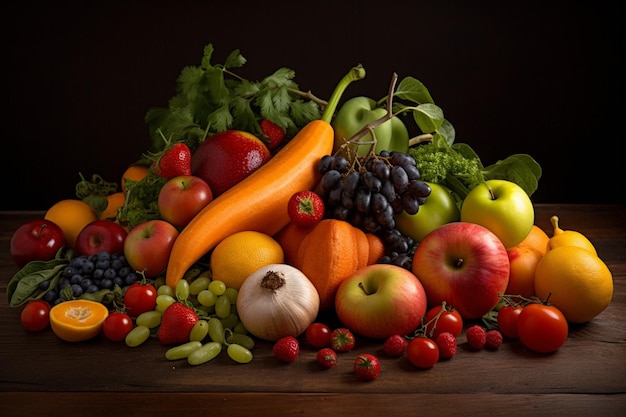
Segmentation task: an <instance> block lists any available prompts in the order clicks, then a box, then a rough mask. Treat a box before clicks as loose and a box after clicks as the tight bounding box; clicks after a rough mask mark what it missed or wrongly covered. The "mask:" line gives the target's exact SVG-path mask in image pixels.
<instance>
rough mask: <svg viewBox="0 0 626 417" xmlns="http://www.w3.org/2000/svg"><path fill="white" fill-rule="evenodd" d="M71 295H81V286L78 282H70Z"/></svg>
mask: <svg viewBox="0 0 626 417" xmlns="http://www.w3.org/2000/svg"><path fill="white" fill-rule="evenodd" d="M72 295H73V296H74V297H80V296H81V295H83V287H81V286H80V285H78V284H72Z"/></svg>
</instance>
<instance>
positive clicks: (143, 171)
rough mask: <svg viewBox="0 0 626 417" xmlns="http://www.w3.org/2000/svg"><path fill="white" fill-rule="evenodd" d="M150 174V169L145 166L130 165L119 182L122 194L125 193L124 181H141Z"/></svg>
mask: <svg viewBox="0 0 626 417" xmlns="http://www.w3.org/2000/svg"><path fill="white" fill-rule="evenodd" d="M149 173H150V168H148V167H147V166H145V165H131V166H129V167H128V168H126V171H124V173H123V174H122V178H121V180H120V183H121V186H122V192H124V191H126V180H127V179H129V180H132V181H141V180H142V179H144V178H145V177H146V175H148V174H149Z"/></svg>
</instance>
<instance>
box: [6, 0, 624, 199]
mask: <svg viewBox="0 0 626 417" xmlns="http://www.w3.org/2000/svg"><path fill="white" fill-rule="evenodd" d="M7 3H10V2H4V5H3V6H2V7H3V9H5V10H4V11H3V17H4V18H3V21H4V22H3V27H4V29H3V30H4V31H5V36H4V41H5V43H6V48H5V49H4V51H3V52H4V54H3V55H4V59H3V67H4V68H5V71H4V72H3V73H4V74H5V75H4V76H3V80H4V84H5V85H4V88H3V91H4V92H5V94H8V95H5V96H4V101H5V103H4V106H3V108H4V109H5V110H4V112H5V113H4V118H3V123H2V126H3V131H2V132H1V133H2V136H3V137H4V140H3V141H2V143H3V150H2V151H1V155H2V156H1V158H2V161H0V162H1V163H0V166H1V167H2V168H1V169H2V176H3V178H4V180H3V183H4V187H3V188H4V191H3V197H2V199H1V205H0V209H2V210H16V209H32V210H45V209H47V208H48V207H49V206H51V205H52V204H53V203H54V202H56V201H57V200H59V199H62V198H73V197H75V195H74V186H75V184H76V182H77V181H78V180H79V172H81V173H83V174H84V175H85V176H86V177H91V175H92V174H94V173H96V174H100V175H102V176H103V177H104V178H105V179H107V180H110V181H117V180H118V179H119V178H120V176H121V173H122V172H123V171H124V169H125V168H126V167H127V165H128V164H130V163H132V162H133V161H135V160H136V159H138V158H139V156H140V155H141V153H142V152H144V151H145V150H147V148H148V146H149V139H148V131H147V127H146V125H145V123H144V115H145V113H146V111H147V110H148V109H149V108H150V107H161V106H165V105H167V101H168V100H169V98H170V97H172V96H173V95H174V93H175V90H174V89H175V80H176V78H177V76H178V75H179V73H180V71H181V69H182V68H183V67H184V66H187V65H198V64H199V62H200V58H201V56H202V51H203V47H204V46H205V45H206V44H208V43H213V45H214V47H215V50H216V52H215V54H214V58H213V63H222V62H223V60H224V58H225V57H226V56H227V54H228V53H230V52H231V51H232V50H234V49H240V50H241V53H242V54H243V56H244V57H245V58H247V60H248V62H247V64H246V65H245V66H244V67H243V69H241V70H240V71H238V72H239V73H240V74H241V75H243V76H245V77H246V78H249V79H253V80H257V79H260V78H263V77H264V76H266V75H268V74H270V73H272V72H273V71H275V70H276V69H278V68H279V67H289V68H291V69H293V70H295V73H296V77H295V81H296V82H297V83H298V85H299V86H300V88H301V89H302V90H311V91H312V92H313V93H314V94H316V95H317V96H318V97H321V98H325V99H327V98H328V97H329V95H330V93H331V91H332V89H333V88H334V86H335V84H336V82H337V81H338V80H339V78H340V77H341V76H343V74H345V72H346V71H347V70H348V69H349V68H351V67H352V66H354V65H356V64H358V63H362V64H363V65H364V67H365V68H366V70H367V77H366V79H364V80H361V81H358V82H357V83H354V84H352V85H351V87H350V88H349V90H348V92H347V93H346V95H344V98H345V97H346V96H354V95H369V96H372V97H375V98H380V97H382V96H384V95H385V94H386V92H387V88H388V85H389V81H390V79H391V76H392V73H393V72H396V73H398V75H399V76H400V78H403V77H405V76H409V75H410V76H413V77H415V78H417V79H419V80H420V81H422V82H423V83H424V84H425V85H426V87H428V89H429V91H430V93H431V95H432V96H433V98H434V100H435V102H436V103H437V104H438V105H439V106H440V107H441V108H442V109H443V110H444V113H445V116H446V118H447V119H448V120H450V122H451V123H452V124H453V125H454V127H455V129H456V133H457V141H458V142H465V143H468V144H470V145H471V146H472V147H473V148H474V149H475V150H476V152H477V153H478V155H479V156H481V159H482V161H483V163H484V164H485V165H489V164H491V163H494V162H496V161H497V160H499V159H503V158H505V157H506V156H508V155H510V154H513V153H528V154H530V155H532V156H533V157H534V158H535V159H536V160H537V161H538V162H539V163H540V164H541V166H542V168H543V177H542V178H541V180H540V182H539V189H538V191H537V192H536V193H535V194H534V195H533V201H535V202H536V203H624V202H625V201H626V199H625V198H624V188H625V187H624V174H623V171H624V165H625V164H624V162H625V161H624V156H625V152H624V141H623V138H624V134H623V126H622V119H623V117H622V107H623V106H622V105H621V101H622V98H623V96H624V78H623V76H624V71H623V69H624V68H623V66H622V64H621V63H620V61H623V59H624V44H623V38H624V30H623V26H624V14H623V12H622V11H621V7H619V6H618V5H615V6H613V7H614V8H608V7H607V6H601V5H600V3H601V2H585V3H584V4H573V2H569V1H568V2H565V1H552V2H549V1H541V2H539V1H534V0H530V1H525V2H521V3H517V4H509V3H510V2H501V1H472V2H465V1H459V2H438V1H432V0H431V1H429V2H425V1H417V0H414V1H397V2H394V1H387V2H382V1H357V0H351V1H337V2H332V1H315V2H307V1H302V2H296V1H289V2H285V1H276V2H270V1H261V2H252V3H251V4H248V2H237V1H230V2H229V1H219V2H213V1H200V0H196V1H193V0H178V1H171V2H164V1H125V2H116V1H109V2H70V3H69V4H67V5H66V4H65V3H64V2H33V1H23V2H20V3H19V4H18V5H11V6H8V5H7ZM612 3H615V2H612ZM618 10H619V11H618ZM7 67H8V74H7V71H6V68H7ZM618 103H620V104H619V105H618Z"/></svg>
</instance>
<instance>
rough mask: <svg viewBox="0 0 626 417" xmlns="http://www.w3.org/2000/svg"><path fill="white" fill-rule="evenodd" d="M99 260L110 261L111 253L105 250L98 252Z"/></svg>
mask: <svg viewBox="0 0 626 417" xmlns="http://www.w3.org/2000/svg"><path fill="white" fill-rule="evenodd" d="M97 256H98V260H99V261H110V260H111V254H110V253H109V252H107V251H105V250H103V251H100V252H98V254H97Z"/></svg>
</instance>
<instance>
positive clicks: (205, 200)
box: [7, 44, 613, 379]
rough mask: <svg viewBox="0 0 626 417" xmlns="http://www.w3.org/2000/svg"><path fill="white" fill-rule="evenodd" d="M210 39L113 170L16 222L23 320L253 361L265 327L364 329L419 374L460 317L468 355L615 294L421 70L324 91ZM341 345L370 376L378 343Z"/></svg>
mask: <svg viewBox="0 0 626 417" xmlns="http://www.w3.org/2000/svg"><path fill="white" fill-rule="evenodd" d="M213 52H214V50H213V46H212V45H210V44H209V45H207V46H206V47H205V49H204V53H203V56H202V60H201V63H200V65H198V66H187V67H185V68H184V69H183V70H182V71H181V73H180V76H179V77H178V79H177V80H176V87H177V88H176V95H175V96H174V97H172V98H171V100H170V101H169V102H168V103H167V105H166V106H164V107H155V108H151V109H149V110H148V111H147V114H146V118H145V122H146V124H147V127H148V133H149V136H150V139H151V141H150V146H149V147H147V149H146V151H145V152H144V153H143V154H142V155H139V156H137V157H135V158H131V159H130V160H129V166H128V169H127V170H126V171H125V172H124V173H120V178H121V180H118V179H111V178H102V177H101V176H100V175H98V174H93V175H92V176H91V177H85V176H83V174H82V173H79V181H78V182H77V185H76V189H75V190H73V192H69V190H68V193H67V195H66V196H64V197H63V198H62V199H60V200H59V201H58V202H57V203H55V204H54V205H53V206H52V207H50V209H49V210H48V211H47V212H46V213H45V215H44V217H42V218H38V219H34V220H32V221H30V222H28V223H26V224H24V225H22V226H21V227H20V228H19V229H18V230H16V231H15V233H14V235H13V238H12V240H11V254H12V256H13V259H14V260H15V263H16V265H17V266H18V267H19V268H20V269H19V270H18V272H17V273H16V274H15V275H14V276H13V277H12V279H11V280H10V282H9V284H8V288H7V297H8V303H9V305H10V306H12V307H16V308H21V309H22V314H21V320H22V325H23V326H24V328H25V329H26V330H28V331H32V332H39V331H49V330H48V329H49V328H50V329H51V331H53V332H54V333H55V334H56V335H57V336H58V337H60V338H61V339H63V340H66V341H69V342H77V343H78V342H81V341H84V340H87V339H92V338H94V337H97V336H98V337H106V338H107V339H110V340H111V341H115V342H120V343H125V344H126V345H128V346H129V347H133V348H135V347H137V348H140V347H141V345H143V344H144V343H160V344H162V345H163V347H164V352H163V355H164V357H165V358H166V359H167V360H172V361H186V362H187V363H188V364H190V365H199V364H203V363H206V362H209V361H210V360H211V359H213V358H215V357H216V356H217V355H219V354H221V352H222V351H225V352H226V353H227V355H228V356H229V357H230V358H232V359H233V360H234V361H237V362H240V363H247V362H250V361H251V360H253V357H254V350H255V344H256V342H258V341H259V340H263V341H266V342H271V343H272V344H273V354H274V356H275V357H276V359H277V360H280V361H284V362H292V361H295V360H298V354H299V351H300V349H301V348H306V349H315V350H316V352H317V355H316V360H317V362H319V364H320V366H322V367H326V368H332V367H333V366H334V365H335V364H336V363H337V358H338V355H341V354H342V352H349V351H350V350H352V348H353V347H354V344H355V338H359V337H363V338H367V339H369V340H372V341H377V342H379V344H380V347H381V348H382V350H381V352H384V354H385V355H389V356H392V357H398V358H406V360H408V361H409V362H410V363H411V364H412V365H414V366H416V367H422V368H429V367H432V366H434V365H435V364H436V363H437V362H438V361H441V360H449V359H451V358H452V357H454V356H455V354H456V352H457V346H458V343H459V342H458V339H457V338H458V337H459V335H461V333H462V332H465V337H466V338H467V343H468V345H469V346H470V347H471V348H473V349H475V350H478V349H483V348H488V349H498V348H499V347H500V346H501V344H502V343H503V342H506V341H507V340H520V341H521V343H522V344H523V345H524V346H525V347H526V348H528V349H530V350H533V351H536V352H545V353H549V352H554V351H556V350H558V349H559V348H560V347H561V346H562V345H563V343H565V342H566V340H567V335H568V324H570V323H586V322H588V321H590V320H592V319H594V318H595V317H596V316H597V315H599V314H600V313H601V312H602V311H603V310H604V309H605V308H606V307H607V306H608V305H609V303H610V301H611V298H612V293H613V283H612V276H611V272H610V271H609V270H608V268H607V266H606V264H604V262H603V261H602V260H601V259H600V258H599V257H598V254H597V252H596V251H595V248H594V247H593V245H592V244H591V243H590V242H589V240H588V239H587V238H586V237H585V236H584V235H582V234H580V233H578V232H576V231H575V230H571V229H569V228H567V227H565V226H561V225H559V223H558V217H557V216H556V215H555V216H553V218H552V219H551V220H552V224H553V225H554V230H553V231H552V233H551V234H552V236H549V235H548V234H547V233H546V232H545V231H543V230H542V229H540V228H539V227H537V226H536V225H535V224H534V222H535V214H534V208H533V204H532V201H531V197H532V194H533V193H534V192H535V191H536V190H537V188H538V186H539V179H540V177H541V168H540V166H539V164H538V163H537V162H536V161H535V160H534V159H533V158H532V157H531V156H530V155H526V154H516V155H510V156H507V157H505V158H503V159H502V160H499V161H497V162H495V163H493V164H492V165H487V166H485V165H483V162H482V161H481V159H480V158H479V156H478V155H477V154H476V153H475V152H474V151H473V150H472V148H471V146H470V145H469V144H467V143H462V142H460V141H457V140H456V132H455V129H454V127H453V126H452V124H451V123H450V121H448V120H447V119H446V118H445V117H444V112H443V110H442V109H441V108H440V107H439V106H437V105H436V104H435V102H434V100H433V98H432V96H431V95H430V92H429V91H428V89H427V88H426V87H425V86H424V85H423V84H422V83H421V82H420V81H418V80H417V79H416V78H414V77H411V76H406V77H402V78H401V77H399V76H398V75H397V74H390V82H389V85H382V86H381V89H380V91H381V94H380V97H363V96H356V97H355V96H351V95H350V85H351V84H352V83H355V82H358V81H359V80H360V79H362V78H364V77H365V68H363V67H362V66H361V65H357V66H355V67H354V68H351V69H349V70H348V71H347V73H346V74H345V75H343V77H341V74H338V76H337V78H338V79H339V81H338V83H337V84H336V88H335V90H334V91H333V93H332V95H331V96H330V97H328V98H327V99H322V98H319V97H317V96H315V95H314V94H313V93H312V92H310V91H304V90H301V89H300V87H299V86H298V85H297V84H296V82H295V73H294V71H292V70H290V69H289V68H280V69H278V70H277V71H276V72H274V73H273V74H270V75H268V76H266V77H264V78H262V79H261V80H260V81H253V80H248V79H244V78H242V77H241V76H239V75H238V74H237V70H238V69H239V68H241V67H242V66H243V65H244V64H245V63H246V60H245V58H244V57H243V56H242V54H241V53H240V51H238V50H236V51H233V52H232V53H231V54H230V55H228V57H227V58H226V60H225V62H224V63H223V64H219V65H218V64H214V63H213V62H212V58H213V56H212V55H213ZM562 227H563V228H562ZM329 315H332V316H333V317H335V318H336V320H337V321H336V322H335V324H333V325H332V326H331V324H330V323H329V322H327V321H326V318H328V317H329ZM336 323H339V325H336ZM350 360H351V361H353V366H354V372H355V374H356V375H358V376H359V377H362V378H365V379H375V378H376V377H377V376H378V374H379V372H380V364H379V362H378V358H377V357H376V356H375V355H374V354H373V353H372V354H359V355H355V357H354V358H351V359H350ZM351 363H352V362H351Z"/></svg>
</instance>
